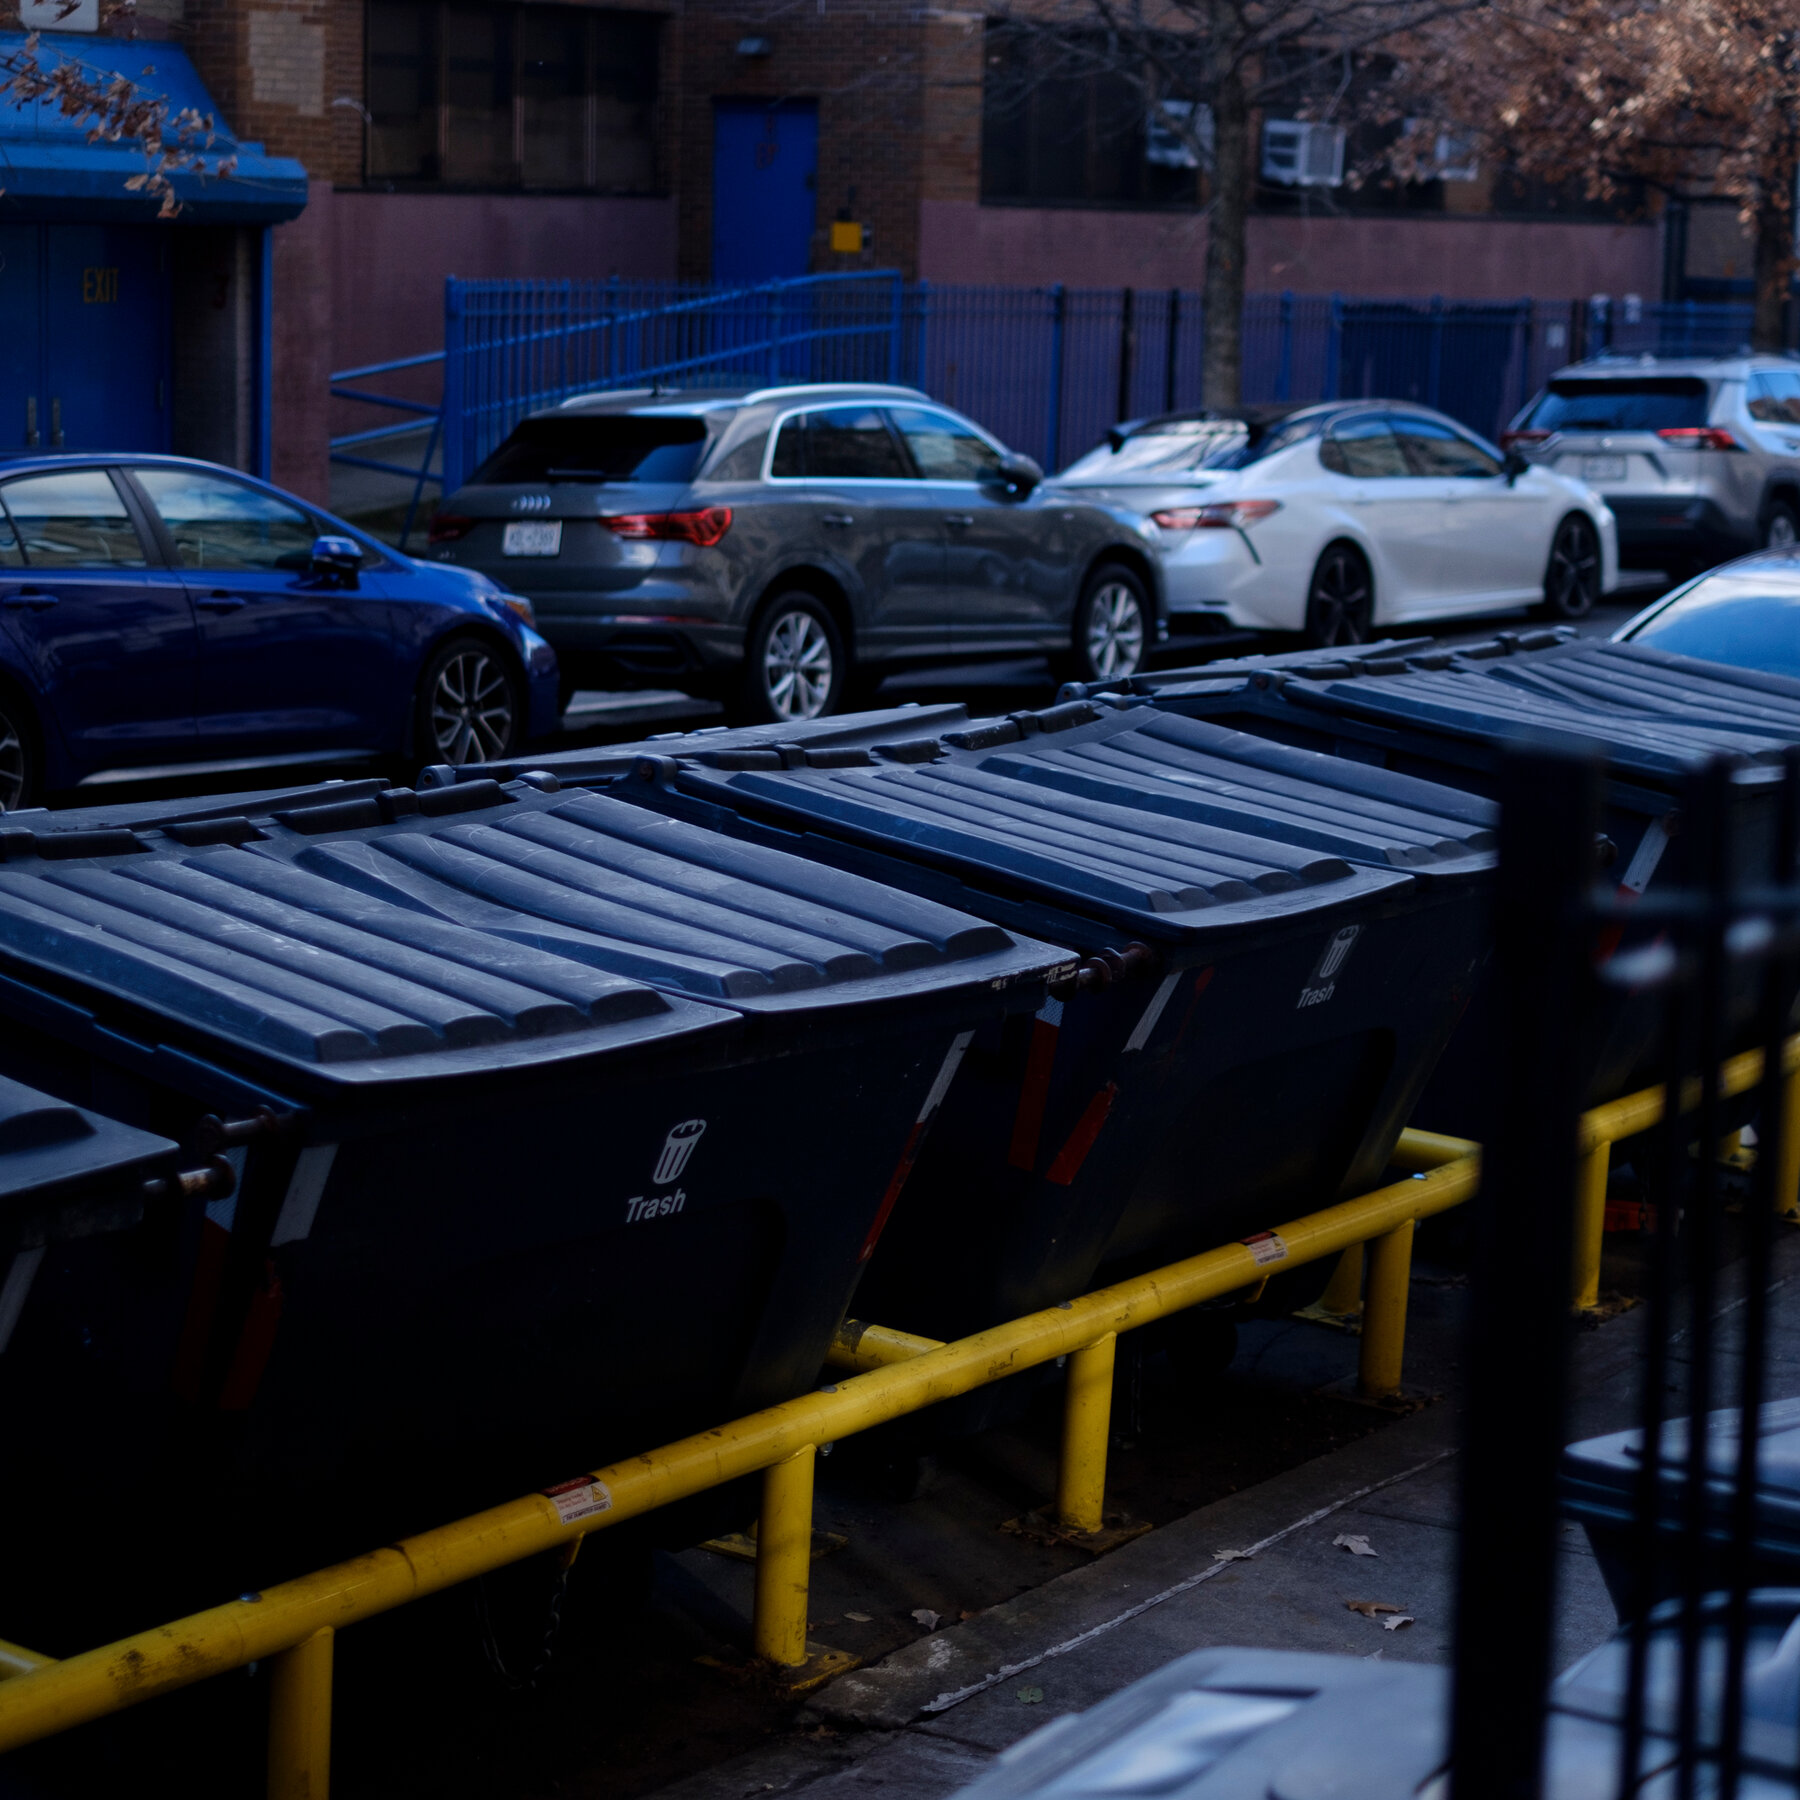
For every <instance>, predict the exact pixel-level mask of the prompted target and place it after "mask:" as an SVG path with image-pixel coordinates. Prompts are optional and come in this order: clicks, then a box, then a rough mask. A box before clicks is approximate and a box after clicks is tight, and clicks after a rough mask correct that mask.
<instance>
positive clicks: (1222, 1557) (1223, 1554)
mask: <svg viewBox="0 0 1800 1800" xmlns="http://www.w3.org/2000/svg"><path fill="white" fill-rule="evenodd" d="M1255 1554H1256V1552H1255V1551H1254V1550H1215V1551H1214V1552H1213V1561H1214V1562H1248V1561H1249V1560H1250V1559H1251V1557H1253V1556H1254V1555H1255Z"/></svg>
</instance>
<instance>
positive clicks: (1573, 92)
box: [1396, 0, 1800, 348]
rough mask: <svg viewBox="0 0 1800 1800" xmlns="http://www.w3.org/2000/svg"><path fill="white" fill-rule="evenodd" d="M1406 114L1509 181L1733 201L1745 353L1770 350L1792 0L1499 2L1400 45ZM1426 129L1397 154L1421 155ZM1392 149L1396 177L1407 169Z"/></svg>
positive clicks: (1792, 71) (1799, 83)
mask: <svg viewBox="0 0 1800 1800" xmlns="http://www.w3.org/2000/svg"><path fill="white" fill-rule="evenodd" d="M1405 58H1406V64H1407V70H1406V74H1407V86H1408V89H1409V93H1410V98H1409V108H1408V109H1409V110H1410V111H1411V112H1412V113H1413V114H1414V115H1415V116H1417V117H1419V118H1420V119H1422V120H1428V121H1430V125H1429V130H1432V131H1435V130H1437V129H1440V128H1445V129H1454V130H1455V131H1456V132H1457V133H1458V134H1459V135H1461V136H1462V137H1464V138H1467V139H1469V140H1472V141H1473V142H1474V143H1475V144H1476V145H1477V146H1478V147H1479V149H1480V150H1481V152H1482V153H1483V154H1484V155H1485V156H1487V157H1490V158H1492V159H1493V160H1494V161H1495V162H1496V163H1498V164H1501V165H1504V166H1509V167H1511V168H1513V169H1515V170H1517V171H1518V172H1519V173H1520V174H1523V175H1528V176H1537V177H1541V178H1547V179H1551V180H1571V179H1574V180H1579V181H1581V182H1582V183H1583V184H1584V186H1585V187H1586V189H1587V191H1588V193H1589V194H1591V195H1594V196H1598V197H1605V196H1610V195H1612V194H1613V193H1615V192H1617V191H1618V190H1619V189H1620V188H1621V187H1622V186H1624V185H1625V184H1628V183H1643V184H1645V185H1647V186H1648V187H1650V188H1652V189H1660V190H1661V191H1662V192H1664V193H1666V194H1669V195H1672V196H1676V197H1685V198H1701V197H1709V198H1724V199H1729V200H1731V201H1734V202H1735V203H1736V204H1737V207H1738V209H1739V213H1740V216H1741V217H1742V219H1743V220H1744V222H1745V224H1746V225H1747V226H1749V227H1751V229H1752V231H1753V233H1754V238H1755V245H1756V325H1755V337H1756V342H1757V343H1758V345H1759V347H1766V348H1774V347H1776V346H1777V345H1778V344H1779V343H1780V341H1781V308H1782V302H1783V300H1784V298H1785V296H1786V293H1787V290H1788V285H1789V281H1790V279H1791V277H1792V274H1793V270H1794V215H1793V205H1794V183H1795V176H1796V172H1797V170H1800V6H1796V5H1795V4H1794V0H1502V3H1501V4H1497V5H1492V6H1488V7H1485V8H1483V10H1482V11H1481V12H1480V13H1479V14H1478V15H1475V16H1474V17H1472V18H1470V19H1467V20H1454V21H1443V22H1439V23H1438V24H1436V25H1434V26H1431V27H1427V28H1426V29H1424V30H1422V31H1420V32H1418V33H1415V34H1413V36H1412V38H1411V40H1410V41H1409V42H1408V44H1407V45H1406V49H1405ZM1426 139H1427V128H1425V127H1421V128H1419V129H1416V130H1415V131H1414V132H1413V134H1412V137H1411V140H1410V143H1411V145H1419V144H1423V143H1424V142H1425V141H1426ZM1407 149H1408V147H1403V149H1402V152H1401V155H1400V157H1399V158H1397V159H1396V167H1397V169H1398V170H1399V172H1401V173H1405V172H1406V164H1405V157H1406V154H1407Z"/></svg>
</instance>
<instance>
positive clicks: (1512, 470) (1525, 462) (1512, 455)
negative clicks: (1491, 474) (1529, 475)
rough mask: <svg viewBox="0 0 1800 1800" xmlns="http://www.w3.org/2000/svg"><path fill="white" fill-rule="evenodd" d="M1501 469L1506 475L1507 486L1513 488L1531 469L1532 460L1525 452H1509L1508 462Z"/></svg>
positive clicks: (1507, 454)
mask: <svg viewBox="0 0 1800 1800" xmlns="http://www.w3.org/2000/svg"><path fill="white" fill-rule="evenodd" d="M1501 467H1502V468H1503V469H1504V471H1505V473H1506V485H1507V486H1508V487H1511V486H1512V484H1513V483H1514V482H1515V481H1517V480H1518V479H1519V477H1520V476H1521V475H1523V474H1524V473H1525V471H1526V470H1527V469H1529V468H1530V467H1531V458H1530V457H1528V456H1526V455H1525V454H1524V452H1523V451H1519V450H1508V451H1507V453H1506V461H1505V462H1504V463H1502V464H1501Z"/></svg>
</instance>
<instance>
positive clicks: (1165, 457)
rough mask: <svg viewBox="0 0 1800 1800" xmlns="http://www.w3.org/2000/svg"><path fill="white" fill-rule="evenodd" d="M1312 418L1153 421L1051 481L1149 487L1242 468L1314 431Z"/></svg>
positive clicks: (1315, 423)
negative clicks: (1148, 484) (1271, 421)
mask: <svg viewBox="0 0 1800 1800" xmlns="http://www.w3.org/2000/svg"><path fill="white" fill-rule="evenodd" d="M1320 423H1321V421H1320V420H1319V419H1317V418H1310V419H1292V420H1282V421H1277V422H1276V423H1275V424H1273V425H1267V426H1264V425H1259V424H1258V423H1255V422H1252V421H1250V420H1246V419H1229V418H1221V419H1156V420H1154V421H1152V422H1151V423H1150V424H1148V425H1143V426H1140V427H1139V428H1138V429H1137V430H1136V431H1134V432H1132V433H1131V435H1130V436H1129V437H1123V438H1119V439H1118V440H1117V442H1116V444H1115V442H1114V440H1113V439H1111V438H1109V439H1108V440H1107V441H1106V442H1105V443H1104V444H1100V445H1098V446H1097V447H1096V448H1094V449H1092V450H1090V451H1089V452H1088V453H1087V455H1086V456H1083V457H1081V458H1080V459H1079V460H1078V461H1076V462H1073V463H1071V464H1070V465H1069V466H1068V468H1066V469H1065V470H1063V472H1062V473H1061V474H1060V475H1059V476H1057V478H1056V479H1057V480H1058V481H1074V482H1082V481H1085V482H1107V481H1123V482H1155V481H1159V480H1163V479H1176V478H1179V477H1180V476H1182V475H1186V474H1191V473H1194V472H1197V471H1200V470H1206V469H1243V468H1248V467H1249V465H1250V464H1251V463H1254V462H1260V461H1262V459H1263V458H1264V457H1265V456H1273V455H1274V454H1275V452H1276V451H1277V450H1285V449H1287V447H1288V446H1289V445H1290V444H1296V443H1298V442H1299V441H1300V440H1301V439H1302V438H1307V437H1312V436H1313V435H1314V434H1315V433H1316V432H1317V431H1318V429H1319V426H1320Z"/></svg>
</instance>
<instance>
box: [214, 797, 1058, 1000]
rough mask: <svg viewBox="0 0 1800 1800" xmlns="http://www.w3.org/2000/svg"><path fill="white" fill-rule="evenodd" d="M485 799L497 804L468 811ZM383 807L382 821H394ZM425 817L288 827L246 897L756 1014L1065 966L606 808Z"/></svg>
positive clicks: (945, 919)
mask: <svg viewBox="0 0 1800 1800" xmlns="http://www.w3.org/2000/svg"><path fill="white" fill-rule="evenodd" d="M484 785H485V787H486V788H488V789H491V795H487V796H485V797H484V803H482V804H479V805H477V806H475V807H474V808H472V809H471V808H468V807H467V806H466V804H465V803H466V802H467V801H469V800H471V799H475V798H476V797H477V796H478V795H480V794H481V793H482V789H483V786H484ZM384 798H385V800H386V803H387V810H389V811H393V810H395V807H396V805H397V804H403V803H404V802H403V801H402V800H401V796H400V795H399V794H396V795H390V796H386V797H384ZM417 799H418V802H419V804H420V806H421V807H429V806H455V807H456V808H457V810H455V811H452V812H448V813H444V814H440V815H438V816H435V817H434V816H430V815H429V814H427V813H425V812H420V813H417V814H407V813H401V814H400V815H399V816H397V817H395V818H394V819H392V820H388V821H375V820H368V819H354V818H345V817H340V816H333V817H332V818H331V819H329V820H327V821H323V822H322V823H323V829H315V828H314V821H312V820H310V819H308V818H307V817H306V816H305V815H304V814H300V813H288V814H285V815H283V821H282V822H281V823H277V824H271V826H270V827H269V831H268V835H267V836H266V837H265V838H264V839H263V840H262V841H260V842H258V843H257V844H255V845H253V846H250V849H251V851H252V852H253V857H252V861H253V863H254V865H255V866H256V867H257V868H258V869H259V870H265V871H273V870H279V871H280V874H279V875H277V874H275V873H273V872H269V873H262V874H259V875H258V876H257V877H256V879H257V880H258V881H260V882H261V883H263V885H264V886H265V888H267V887H268V884H269V883H270V882H272V881H284V880H287V879H289V878H290V872H297V871H304V873H305V877H306V878H308V879H314V880H318V881H322V882H328V883H330V884H331V885H332V887H333V888H334V889H335V890H337V897H336V898H335V899H333V900H332V901H330V902H329V904H331V905H332V906H333V907H335V908H338V909H340V910H342V909H347V908H351V907H353V906H355V905H357V904H360V903H361V897H364V896H366V897H368V898H369V899H372V900H374V901H377V902H379V903H381V904H384V905H393V906H397V907H400V908H403V909H406V910H407V911H408V912H409V913H411V914H414V915H420V916H423V917H427V918H433V919H437V920H440V921H442V922H443V923H444V924H446V925H449V926H454V927H456V928H460V929H463V930H468V931H473V932H477V933H480V934H482V935H483V936H486V937H489V938H492V939H494V940H496V941H499V942H504V943H509V944H518V945H528V946H533V947H536V948H537V949H540V950H542V951H545V952H549V953H553V954H555V955H557V956H559V957H566V958H571V959H573V960H575V961H577V962H579V963H583V964H589V965H593V966H596V967H600V968H604V969H607V970H610V971H615V972H618V973H621V974H626V975H629V976H630V977H631V978H632V979H634V980H637V981H643V982H649V983H651V984H653V985H654V986H656V987H657V988H660V989H665V990H673V991H675V992H677V993H683V994H688V995H691V996H693V997H695V998H697V999H702V1000H708V1001H716V1002H718V1003H720V1004H722V1005H724V1006H728V1007H730V1008H731V1009H733V1010H734V1011H741V1012H748V1013H772V1012H806V1011H818V1010H820V1009H822V1008H832V1007H837V1006H841V1005H850V1004H863V1003H868V1002H874V1001H880V1000H884V999H889V998H897V997H901V996H905V995H916V994H925V993H929V992H932V991H941V990H947V989H950V988H955V987H963V986H967V985H970V984H979V985H981V986H984V987H988V988H998V987H1004V986H1007V985H1010V984H1011V983H1013V982H1015V981H1019V980H1023V979H1025V978H1027V977H1035V976H1040V975H1042V974H1044V973H1046V972H1048V971H1050V970H1053V969H1060V968H1061V967H1062V966H1063V965H1064V964H1066V963H1068V962H1069V961H1070V958H1069V957H1068V955H1067V953H1066V952H1064V951H1061V950H1057V949H1054V948H1052V947H1050V946H1048V945H1043V944H1034V943H1031V942H1030V941H1028V940H1025V939H1020V938H1016V937H1014V936H1013V935H1012V933H1010V932H1008V931H1005V930H1003V929H1002V928H1001V927H999V926H997V925H992V924H989V923H988V922H987V921H986V920H983V919H977V918H973V917H971V916H970V915H969V914H967V913H963V912H957V911H955V910H954V909H952V908H950V907H948V906H941V905H939V904H937V903H936V902H935V901H931V900H923V899H919V898H917V897H916V896H914V895H912V894H908V893H904V892H901V891H900V890H898V889H895V888H890V887H887V886H885V885H884V884H882V883H880V882H877V881H870V880H867V879H865V878H864V877H862V876H858V875H849V874H844V873H842V872H840V871H838V870H834V869H821V868H819V867H817V866H816V865H815V864H813V863H811V862H808V861H805V860H804V859H802V858H800V857H798V856H794V855H791V854H789V853H787V852H786V851H782V850H774V849H768V848H765V847H763V846H761V845H758V844H748V843H745V842H743V841H742V840H741V839H736V838H727V837H721V836H720V835H719V834H718V833H716V832H712V831H707V830H704V829H702V828H701V827H699V826H695V825H690V824H685V823H683V822H681V821H679V820H675V819H669V818H664V817H661V816H658V815H655V814H652V813H647V812H646V811H645V810H644V809H643V808H642V807H639V806H631V805H627V804H626V803H625V802H624V801H622V800H619V799H615V798H612V797H610V796H609V795H607V794H605V793H590V792H583V791H581V790H575V791H571V792H562V791H556V792H551V793H545V792H542V791H540V790H537V789H534V788H532V787H529V786H527V785H526V784H525V783H523V782H518V783H512V784H508V785H507V786H506V787H504V788H502V787H498V786H496V785H494V784H493V783H487V784H479V783H472V784H470V785H469V786H466V787H459V788H455V789H451V790H447V791H445V790H440V791H439V792H437V793H435V794H433V793H426V794H421V795H419V796H417ZM238 879H240V880H244V879H248V877H243V876H240V877H238ZM271 891H273V890H271ZM311 903H312V904H316V905H318V906H321V907H323V906H325V905H326V904H327V901H326V899H325V897H324V895H323V894H322V893H317V894H315V897H314V900H313V901H312V902H311Z"/></svg>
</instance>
